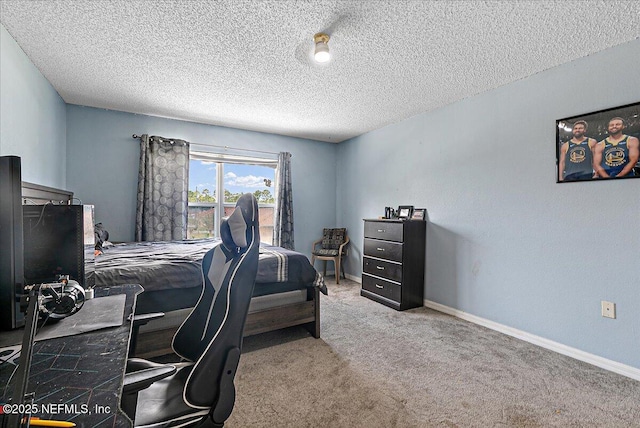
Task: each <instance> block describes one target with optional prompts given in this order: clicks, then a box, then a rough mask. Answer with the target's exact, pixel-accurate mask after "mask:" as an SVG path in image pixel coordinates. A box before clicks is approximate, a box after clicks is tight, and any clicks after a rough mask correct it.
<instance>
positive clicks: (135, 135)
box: [131, 134, 279, 155]
mask: <svg viewBox="0 0 640 428" xmlns="http://www.w3.org/2000/svg"><path fill="white" fill-rule="evenodd" d="M131 137H132V138H133V139H136V140H139V139H140V138H142V135H137V134H133V135H132V136H131ZM168 139H169V140H170V138H168ZM189 144H193V145H194V146H204V147H216V148H219V149H225V150H242V151H244V152H255V153H267V154H270V155H277V154H279V153H278V152H267V151H264V150H254V149H240V148H236V147H229V146H216V145H215V144H201V143H189Z"/></svg>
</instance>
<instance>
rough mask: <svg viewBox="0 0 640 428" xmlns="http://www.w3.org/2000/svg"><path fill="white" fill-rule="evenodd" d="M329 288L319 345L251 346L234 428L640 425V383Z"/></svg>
mask: <svg viewBox="0 0 640 428" xmlns="http://www.w3.org/2000/svg"><path fill="white" fill-rule="evenodd" d="M332 280H333V278H329V281H328V282H329V284H328V286H329V296H321V305H322V309H321V311H322V313H321V314H322V332H321V335H322V338H321V339H314V338H312V337H311V336H309V334H308V333H307V332H306V330H304V329H302V328H296V327H294V328H290V329H287V330H283V331H280V332H273V333H267V334H263V335H258V336H253V337H249V338H246V339H245V342H244V353H243V355H242V358H241V362H240V368H239V370H238V374H237V376H236V387H237V398H236V405H235V408H234V411H233V414H232V415H231V417H230V418H229V420H228V421H227V423H226V424H225V425H226V426H227V427H229V428H233V427H431V426H434V427H435V426H444V427H548V426H552V427H616V428H617V427H640V382H638V381H634V380H632V379H629V378H626V377H623V376H620V375H617V374H614V373H611V372H607V371H605V370H603V369H600V368H597V367H594V366H591V365H589V364H586V363H583V362H580V361H577V360H574V359H572V358H569V357H566V356H563V355H560V354H556V353H554V352H551V351H548V350H545V349H542V348H539V347H536V346H534V345H531V344H529V343H526V342H523V341H520V340H518V339H514V338H512V337H509V336H506V335H503V334H500V333H497V332H495V331H492V330H489V329H486V328H483V327H480V326H477V325H474V324H471V323H468V322H466V321H462V320H459V319H457V318H454V317H451V316H448V315H445V314H442V313H439V312H436V311H433V310H430V309H427V308H418V309H412V310H409V311H405V312H396V311H394V310H392V309H390V308H387V307H385V306H383V305H380V304H378V303H375V302H373V301H370V300H368V299H366V298H364V297H360V295H359V289H360V286H359V284H357V283H355V282H352V281H341V282H342V283H341V284H340V285H339V286H338V285H336V284H335V283H333V284H332V283H331V281H332Z"/></svg>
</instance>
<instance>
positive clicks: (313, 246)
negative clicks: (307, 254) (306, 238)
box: [311, 239, 322, 252]
mask: <svg viewBox="0 0 640 428" xmlns="http://www.w3.org/2000/svg"><path fill="white" fill-rule="evenodd" d="M320 243H322V239H318V240H317V241H315V242H314V243H313V245H311V252H313V250H315V249H316V245H318V244H320Z"/></svg>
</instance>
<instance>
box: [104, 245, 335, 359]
mask: <svg viewBox="0 0 640 428" xmlns="http://www.w3.org/2000/svg"><path fill="white" fill-rule="evenodd" d="M218 242H219V240H218V239H198V240H184V241H168V242H132V243H123V244H115V245H108V246H106V247H104V251H103V254H101V255H99V256H97V257H96V273H95V280H96V281H95V282H96V287H108V286H110V285H118V284H131V283H132V284H140V285H142V287H144V289H145V291H144V293H142V294H141V295H140V296H139V297H138V301H137V302H136V313H137V314H146V313H153V312H164V313H165V317H164V318H162V319H160V320H157V321H153V322H152V323H150V324H149V325H147V326H143V327H142V328H141V330H140V337H139V339H138V343H137V347H136V353H137V355H143V356H151V355H154V354H161V353H162V352H164V351H167V350H169V349H170V348H169V346H170V340H171V337H172V336H173V332H174V331H175V329H176V328H177V327H178V326H179V325H180V323H181V322H182V320H183V319H184V317H185V316H186V315H188V313H189V310H190V308H191V307H193V306H194V305H195V304H196V302H197V300H198V297H199V296H200V291H201V287H202V273H201V260H202V257H203V256H204V254H205V253H206V252H207V251H208V250H209V249H211V248H212V247H213V246H214V245H216V244H217V243H218ZM319 293H324V294H326V293H327V289H326V286H325V284H324V279H323V277H322V275H320V274H319V273H318V272H317V271H316V270H315V269H314V268H313V266H311V264H310V263H309V259H308V258H307V257H306V256H305V255H304V254H301V253H298V252H296V251H291V250H287V249H284V248H281V247H275V246H271V245H267V244H261V246H260V257H259V262H258V275H257V277H256V285H255V287H254V293H253V298H252V300H251V306H250V307H249V314H248V316H247V322H246V325H245V331H244V335H245V336H250V335H254V334H258V333H264V332H268V331H273V330H278V329H281V328H285V327H290V326H294V325H302V326H304V327H305V328H307V330H308V331H309V332H310V333H311V334H312V335H313V336H314V337H316V338H318V337H320V305H319Z"/></svg>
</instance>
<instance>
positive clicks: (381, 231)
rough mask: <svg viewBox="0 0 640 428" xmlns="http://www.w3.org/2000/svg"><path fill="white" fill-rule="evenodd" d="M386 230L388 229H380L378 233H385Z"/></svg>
mask: <svg viewBox="0 0 640 428" xmlns="http://www.w3.org/2000/svg"><path fill="white" fill-rule="evenodd" d="M385 232H386V230H384V229H378V233H385Z"/></svg>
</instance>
